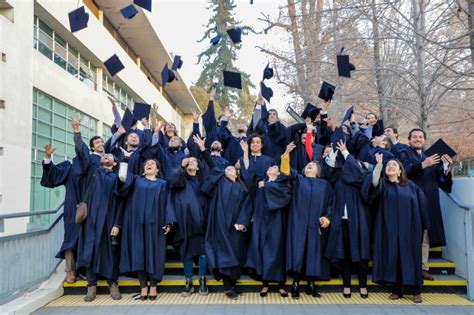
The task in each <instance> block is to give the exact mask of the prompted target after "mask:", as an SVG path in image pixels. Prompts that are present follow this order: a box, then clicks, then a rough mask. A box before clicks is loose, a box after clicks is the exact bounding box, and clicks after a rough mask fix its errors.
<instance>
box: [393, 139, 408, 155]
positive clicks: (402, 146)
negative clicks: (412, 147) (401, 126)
mask: <svg viewBox="0 0 474 315" xmlns="http://www.w3.org/2000/svg"><path fill="white" fill-rule="evenodd" d="M406 148H408V145H406V144H403V143H400V142H397V143H396V144H392V146H391V147H390V153H392V154H393V155H395V156H398V153H399V152H400V151H401V150H402V149H406Z"/></svg>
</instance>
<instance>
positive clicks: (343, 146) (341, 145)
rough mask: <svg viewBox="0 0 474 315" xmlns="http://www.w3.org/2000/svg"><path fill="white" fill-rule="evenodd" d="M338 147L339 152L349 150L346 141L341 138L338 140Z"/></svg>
mask: <svg viewBox="0 0 474 315" xmlns="http://www.w3.org/2000/svg"><path fill="white" fill-rule="evenodd" d="M336 148H337V149H338V150H339V152H342V151H345V150H347V147H346V143H345V142H344V141H343V140H339V141H338V142H337V145H336Z"/></svg>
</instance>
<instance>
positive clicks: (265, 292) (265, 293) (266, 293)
mask: <svg viewBox="0 0 474 315" xmlns="http://www.w3.org/2000/svg"><path fill="white" fill-rule="evenodd" d="M263 289H267V290H266V291H263ZM268 290H269V288H268V287H262V289H261V290H260V297H266V296H267V295H268Z"/></svg>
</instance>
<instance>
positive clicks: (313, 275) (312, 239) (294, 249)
mask: <svg viewBox="0 0 474 315" xmlns="http://www.w3.org/2000/svg"><path fill="white" fill-rule="evenodd" d="M289 159H290V156H289V155H283V156H282V169H284V168H289V165H290V161H289ZM284 165H288V166H284ZM292 176H293V178H294V179H293V188H292V201H291V204H290V210H289V216H288V230H287V237H286V270H287V272H288V273H289V274H290V276H292V277H293V285H292V289H291V296H292V298H294V299H298V298H299V292H300V290H299V283H300V279H301V278H306V280H307V281H308V287H307V288H306V293H307V294H310V295H312V296H314V297H319V296H320V294H319V293H318V292H317V289H316V286H315V283H314V280H316V279H320V280H328V279H329V278H330V264H329V261H328V260H326V259H325V258H323V255H324V251H325V238H326V236H327V235H326V234H327V231H326V228H327V227H328V226H329V224H330V220H329V218H330V217H331V207H332V194H333V191H332V188H331V184H330V183H329V181H327V180H326V179H324V178H322V177H321V176H322V172H321V166H320V164H319V163H318V162H314V161H311V162H309V163H308V164H307V165H306V167H305V168H304V172H303V175H299V174H297V173H296V171H295V170H292Z"/></svg>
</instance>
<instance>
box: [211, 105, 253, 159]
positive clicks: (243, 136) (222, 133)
mask: <svg viewBox="0 0 474 315" xmlns="http://www.w3.org/2000/svg"><path fill="white" fill-rule="evenodd" d="M230 116H231V113H230V110H229V109H228V108H224V115H223V116H222V117H221V121H220V126H219V129H218V132H217V138H218V140H219V142H220V143H221V144H222V150H223V153H222V157H223V158H224V159H226V160H227V161H229V163H230V164H231V165H235V163H237V161H238V160H239V159H240V158H241V157H242V154H243V152H242V149H241V147H240V141H242V140H244V141H247V126H246V125H244V124H239V125H237V132H238V134H237V136H234V135H233V134H232V132H231V131H230V129H229V128H228V125H229V119H230Z"/></svg>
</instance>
